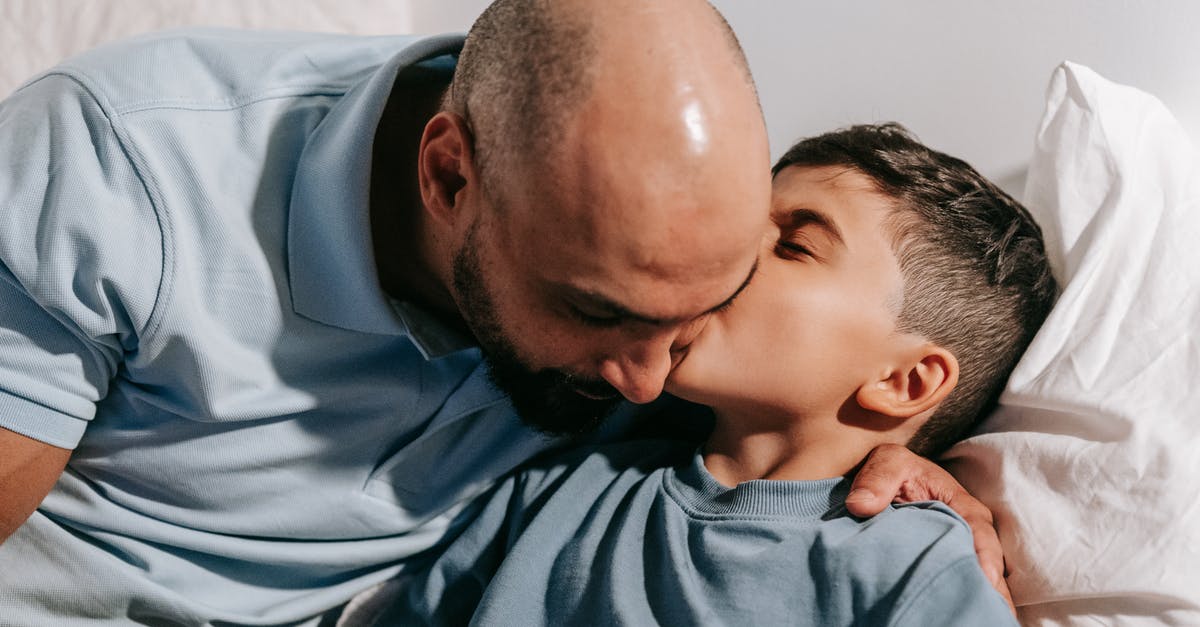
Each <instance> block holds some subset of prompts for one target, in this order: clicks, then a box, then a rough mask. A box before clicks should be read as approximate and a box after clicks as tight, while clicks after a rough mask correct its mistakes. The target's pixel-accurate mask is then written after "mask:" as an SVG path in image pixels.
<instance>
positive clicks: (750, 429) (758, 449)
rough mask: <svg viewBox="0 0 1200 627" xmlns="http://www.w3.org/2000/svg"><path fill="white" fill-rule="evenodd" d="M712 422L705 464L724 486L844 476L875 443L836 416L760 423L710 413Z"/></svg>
mask: <svg viewBox="0 0 1200 627" xmlns="http://www.w3.org/2000/svg"><path fill="white" fill-rule="evenodd" d="M714 413H715V414H716V423H715V425H714V428H713V432H712V434H711V435H710V436H709V438H708V441H707V442H706V443H705V445H704V465H705V467H707V468H708V471H709V473H711V474H712V475H713V477H714V478H715V479H716V480H717V481H719V482H720V483H721V484H723V485H726V486H730V487H732V486H736V485H737V484H739V483H742V482H745V481H752V480H755V479H772V480H780V481H797V480H814V479H828V478H832V477H841V476H846V475H848V474H850V473H852V472H853V471H854V469H855V468H856V467H857V466H858V465H859V464H860V463H861V462H862V460H863V458H864V457H866V455H867V453H868V452H869V451H870V450H871V448H873V447H874V445H875V444H876V442H875V441H874V438H872V437H871V436H870V435H869V434H865V433H863V432H862V431H861V430H859V429H855V428H853V427H849V426H847V425H844V424H841V423H839V422H838V420H837V418H836V416H825V417H817V416H789V417H786V418H781V419H778V420H774V421H764V420H763V419H762V416H761V415H756V416H753V417H750V418H747V417H746V416H744V415H738V414H737V413H735V412H722V411H718V410H714Z"/></svg>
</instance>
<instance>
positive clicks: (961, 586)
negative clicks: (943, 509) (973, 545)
mask: <svg viewBox="0 0 1200 627" xmlns="http://www.w3.org/2000/svg"><path fill="white" fill-rule="evenodd" d="M891 624H892V625H894V626H895V627H937V626H939V625H945V626H946V627H952V626H955V627H971V626H972V625H978V626H979V627H993V626H1002V625H1017V619H1016V617H1014V616H1013V614H1012V611H1011V610H1010V609H1009V608H1008V604H1007V603H1005V602H1004V599H1003V598H1001V596H1000V593H998V592H996V590H995V589H993V588H992V586H991V584H990V583H988V580H987V578H986V577H984V576H983V571H982V570H980V568H979V564H978V562H977V560H976V558H975V556H970V557H964V558H961V559H959V560H958V561H957V562H954V563H952V564H950V565H949V566H946V567H945V568H944V569H943V570H942V571H941V572H940V573H938V574H937V575H935V576H934V577H933V578H931V579H930V580H928V581H927V582H925V583H924V585H923V586H922V587H921V588H920V590H918V591H916V593H915V594H912V595H911V596H910V597H909V599H908V601H907V602H906V603H903V604H902V605H901V606H900V607H899V608H897V612H896V614H895V616H894V617H893V620H892V623H891Z"/></svg>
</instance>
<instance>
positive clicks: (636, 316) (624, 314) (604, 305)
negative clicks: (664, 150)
mask: <svg viewBox="0 0 1200 627" xmlns="http://www.w3.org/2000/svg"><path fill="white" fill-rule="evenodd" d="M757 272H758V259H755V260H754V265H753V266H750V272H749V274H747V275H746V279H745V280H744V281H742V284H741V285H739V286H738V288H737V289H736V290H734V292H733V294H731V295H730V296H729V298H726V299H725V300H723V301H721V302H720V303H719V304H717V305H715V306H713V307H710V308H708V309H707V310H705V311H704V312H703V313H701V314H699V315H698V316H696V317H697V318H699V317H700V316H707V315H709V314H713V313H716V312H718V311H721V310H722V309H724V308H726V307H728V306H729V305H731V304H733V301H734V299H736V298H737V297H738V296H740V295H741V293H742V292H743V291H745V289H746V286H747V285H750V280H751V279H753V278H754V274H755V273H757ZM563 287H564V288H565V289H566V290H567V291H568V292H570V293H571V294H573V295H574V296H575V297H576V298H579V299H583V300H586V301H587V302H588V304H589V305H591V306H593V307H596V308H597V309H601V310H603V311H604V313H606V314H608V315H611V316H613V317H614V318H626V319H628V320H632V321H635V322H644V323H646V324H653V325H658V326H667V325H672V324H681V323H684V322H689V321H691V320H692V318H687V319H677V318H656V317H654V316H648V315H645V314H642V313H638V312H636V311H633V310H631V309H629V308H628V307H626V306H624V305H622V304H620V303H618V302H616V301H614V300H612V299H610V298H608V297H607V296H605V295H604V294H600V293H598V292H593V291H591V290H581V289H578V288H576V287H573V286H570V285H564V286H563Z"/></svg>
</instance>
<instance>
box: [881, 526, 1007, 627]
mask: <svg viewBox="0 0 1200 627" xmlns="http://www.w3.org/2000/svg"><path fill="white" fill-rule="evenodd" d="M890 514H891V517H890V520H889V521H888V523H889V524H888V525H886V528H885V527H881V528H880V531H884V530H885V529H886V530H887V532H888V536H889V538H888V540H887V541H888V542H889V543H890V544H891V546H892V548H893V549H894V550H895V551H896V552H897V553H899V554H903V555H908V556H910V557H907V558H902V559H901V563H900V564H899V565H900V566H902V567H903V574H902V575H900V577H899V578H898V579H897V580H895V581H896V585H895V587H894V588H892V590H891V593H890V594H888V595H886V597H890V600H888V601H886V602H885V603H883V604H881V605H880V606H879V608H878V609H879V610H883V611H885V613H886V615H887V620H886V621H883V620H880V621H877V623H878V624H887V625H891V626H895V627H938V626H941V625H945V626H946V627H960V626H961V627H971V626H974V625H978V626H980V627H983V626H987V627H991V626H994V625H1000V626H1003V625H1014V626H1015V625H1017V620H1016V617H1015V616H1014V615H1013V610H1012V607H1011V606H1010V605H1009V601H1008V599H1006V598H1005V597H1003V596H1001V594H1000V593H999V592H998V591H997V590H996V589H995V588H994V587H993V586H992V584H991V583H990V582H989V581H988V578H987V576H986V575H984V573H983V570H982V569H981V568H980V565H979V562H978V560H977V559H976V556H975V551H974V548H973V546H972V543H971V532H970V529H969V528H968V526H967V523H966V522H965V521H963V520H962V518H960V517H959V516H957V515H956V514H955V513H954V512H953V510H951V509H950V508H949V507H948V506H947V505H945V504H944V503H940V502H924V503H913V504H910V505H900V506H898V507H897V508H896V509H895V510H894V511H892V512H890ZM887 547H888V545H886V544H884V545H882V548H883V549H885V552H886V549H887ZM892 572H894V573H895V572H897V571H892ZM885 608H886V609H885Z"/></svg>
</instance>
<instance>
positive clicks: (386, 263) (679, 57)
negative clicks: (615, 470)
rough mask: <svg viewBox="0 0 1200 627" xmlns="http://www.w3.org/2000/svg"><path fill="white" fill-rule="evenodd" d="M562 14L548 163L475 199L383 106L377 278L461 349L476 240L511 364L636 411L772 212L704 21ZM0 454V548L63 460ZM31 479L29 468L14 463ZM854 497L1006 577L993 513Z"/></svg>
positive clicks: (722, 296) (900, 476)
mask: <svg viewBox="0 0 1200 627" xmlns="http://www.w3.org/2000/svg"><path fill="white" fill-rule="evenodd" d="M560 6H561V7H563V8H564V9H565V10H570V11H572V12H574V13H576V14H580V12H590V14H589V16H588V20H589V21H591V22H592V23H595V24H598V25H599V27H598V28H599V32H598V39H597V40H598V42H599V44H598V45H599V52H598V55H597V64H598V65H597V67H599V68H601V71H598V72H596V74H595V76H594V77H593V81H594V84H593V86H592V87H593V88H592V90H591V94H590V96H589V98H588V99H587V100H586V101H585V102H581V103H578V104H577V110H576V111H574V112H573V114H574V115H573V123H572V124H570V125H568V127H567V128H566V129H565V130H564V133H563V136H562V137H561V138H559V140H558V141H557V145H558V146H559V148H558V149H557V150H555V151H554V152H553V154H551V155H548V157H547V158H546V159H544V160H540V161H536V162H533V163H520V164H517V163H513V164H504V165H505V167H499V168H497V169H496V171H495V172H494V176H493V177H492V179H491V180H489V181H487V185H486V186H485V185H484V183H485V181H483V180H482V179H481V176H480V172H479V171H478V167H477V166H478V164H477V162H476V160H475V157H476V155H475V154H474V142H473V131H472V128H471V126H470V124H469V123H468V121H467V120H466V119H464V118H463V117H462V116H459V115H457V114H455V113H452V112H449V111H443V110H441V108H440V99H441V95H442V89H443V88H444V86H423V87H413V88H412V89H411V90H408V91H406V90H404V89H399V90H397V91H396V92H394V95H393V101H394V102H396V103H412V104H413V105H415V106H412V107H410V108H408V109H407V110H406V111H404V112H403V113H402V114H400V115H398V116H396V117H395V118H391V119H385V120H384V121H382V122H381V127H380V129H379V133H377V135H376V141H377V144H379V143H380V142H382V143H383V144H386V145H383V146H380V145H377V149H378V153H377V156H378V157H379V159H378V160H377V161H376V162H375V164H374V165H373V180H372V190H371V195H372V205H371V213H372V215H371V221H372V232H373V237H374V242H375V243H374V246H375V253H376V262H377V264H378V266H379V270H380V277H381V282H382V283H383V287H384V288H385V290H386V291H388V292H389V293H390V294H391V295H393V296H395V297H398V298H404V299H410V300H413V301H416V302H419V303H421V304H422V305H424V306H425V307H427V308H429V309H430V310H432V311H434V312H437V313H438V314H440V315H441V317H442V318H443V319H444V320H446V321H447V323H448V324H451V325H458V326H460V327H461V328H463V329H464V330H467V331H468V332H469V331H471V323H470V320H469V318H470V316H469V314H467V313H466V312H464V311H463V309H462V304H463V298H462V295H461V294H459V293H458V290H457V289H456V288H455V285H454V280H453V270H454V261H455V259H456V258H458V257H459V256H460V254H461V253H462V251H463V247H464V246H465V245H466V244H467V243H468V240H469V238H468V234H469V233H470V232H471V230H472V228H475V229H477V232H481V233H483V234H484V235H485V236H486V237H482V238H481V239H480V240H479V241H478V243H479V250H478V251H476V252H477V253H478V255H479V257H480V267H481V270H482V276H483V279H484V282H485V284H486V289H487V290H488V292H489V293H490V294H492V295H494V298H493V300H494V301H495V308H496V314H497V318H498V319H499V321H500V323H501V328H502V330H503V332H504V334H505V336H506V337H507V338H508V339H509V340H510V342H511V343H512V344H513V346H514V347H515V348H516V352H517V353H518V356H519V357H520V358H521V360H522V361H523V362H525V363H526V364H527V365H528V366H529V367H530V368H534V369H550V370H556V371H561V372H564V373H566V374H570V375H572V377H574V378H575V379H576V380H579V381H581V382H583V383H584V385H582V386H581V389H580V390H579V391H580V392H583V393H585V394H587V395H590V396H598V397H605V396H615V395H620V396H623V397H625V398H627V399H629V400H631V401H634V402H647V401H649V400H652V399H653V398H655V397H657V396H658V395H659V393H660V392H661V390H662V385H663V382H664V380H665V378H666V376H667V373H668V372H669V370H670V368H671V366H672V364H673V363H674V362H675V361H676V360H677V359H678V358H679V355H680V354H681V351H682V349H683V348H685V347H686V346H687V345H688V344H689V343H690V342H691V340H692V339H693V338H694V337H695V335H696V334H697V333H698V332H699V330H700V329H701V328H702V327H703V325H704V324H705V322H706V321H707V319H708V316H709V315H710V314H711V313H712V312H713V311H714V310H715V309H718V308H720V307H721V306H722V305H724V304H727V303H729V302H730V301H731V300H732V299H733V298H734V297H735V296H736V295H737V294H738V293H739V291H740V290H741V289H742V288H743V286H745V285H746V284H747V280H748V279H749V277H750V276H751V275H752V273H753V271H754V267H755V263H756V260H757V255H758V244H759V242H760V239H761V234H762V233H763V232H764V230H765V228H766V226H767V224H768V213H769V211H768V207H769V203H770V199H769V197H770V179H769V161H768V159H769V155H768V151H767V140H766V133H765V129H764V126H763V121H762V115H761V112H760V110H759V108H758V105H757V101H756V98H755V96H754V92H753V88H752V86H751V85H750V83H749V81H748V80H747V77H746V76H745V74H744V72H743V69H742V68H740V67H738V65H737V63H735V61H734V59H733V57H732V53H731V51H730V49H729V47H728V45H727V34H726V33H725V32H724V31H723V30H722V28H721V26H720V25H719V24H718V23H717V22H716V21H715V18H714V15H713V14H712V12H711V10H710V9H709V7H708V6H707V5H706V4H704V3H702V2H698V1H691V0H663V1H662V2H654V3H642V2H631V1H626V0H620V1H614V2H603V3H598V2H586V1H584V0H568V1H566V2H563V3H561V5H560ZM702 42H707V43H702ZM389 109H392V111H393V114H394V113H395V109H393V108H392V107H389ZM388 115H389V114H388V113H385V117H386V116H388ZM377 172H378V173H383V174H386V176H382V177H376V173H377ZM382 178H388V179H394V180H391V181H390V182H388V183H387V184H384V182H383V180H382ZM501 209H503V211H501ZM485 349H486V346H485ZM598 384H601V385H598ZM0 445H3V446H4V447H5V449H4V450H5V451H6V452H8V453H7V455H6V456H5V458H4V459H2V460H0V510H3V512H4V517H3V520H4V521H5V528H3V529H0V538H2V537H7V535H8V534H9V533H11V532H12V531H13V530H14V529H15V528H16V526H18V525H19V524H20V522H21V521H23V520H24V519H25V518H26V517H27V516H28V515H29V513H30V512H32V511H33V509H34V508H35V507H36V506H37V503H38V502H40V501H41V499H42V498H43V497H44V496H45V494H46V493H47V491H48V490H49V488H50V487H51V486H52V485H53V482H54V479H56V478H57V476H58V474H59V473H61V471H62V469H63V467H64V465H65V464H66V462H67V460H68V458H69V455H70V453H69V451H64V450H62V449H57V448H55V447H52V446H49V445H45V444H42V443H40V442H37V441H35V440H31V439H29V438H26V437H24V436H20V435H18V434H15V433H11V432H8V431H4V430H0ZM30 459H36V460H38V461H37V463H36V464H30V463H22V461H21V460H30ZM10 460H12V461H10ZM859 477H860V478H859V480H858V482H857V483H856V485H857V486H858V487H860V488H864V489H866V490H867V492H865V493H863V492H860V493H859V494H860V495H862V494H869V495H870V496H868V497H867V498H865V499H862V500H859V501H853V502H848V505H850V506H851V508H852V510H854V509H855V507H858V508H859V509H858V510H855V512H856V513H858V514H863V515H870V514H873V513H876V512H878V511H880V510H882V508H883V507H884V506H886V504H887V503H888V502H889V501H890V500H891V499H890V496H889V495H893V494H896V493H897V492H898V491H901V490H902V489H905V488H906V486H907V487H908V489H910V491H911V488H912V486H913V485H914V482H919V483H920V484H921V486H922V487H923V488H924V487H927V488H929V492H928V493H930V494H934V495H936V494H939V493H940V494H942V496H943V500H947V502H950V501H951V500H952V499H953V498H958V499H959V500H960V501H961V502H962V503H964V505H963V506H962V508H961V509H959V508H956V509H959V512H960V513H961V514H962V515H963V516H964V517H965V518H967V519H968V521H971V522H972V524H973V525H974V526H976V527H977V531H976V538H977V542H978V541H980V536H981V535H983V536H984V538H983V540H982V541H983V542H984V543H990V544H989V548H990V551H981V555H985V554H986V555H991V562H992V563H993V564H1002V561H1000V560H998V559H997V558H996V556H998V555H999V550H998V549H999V544H998V540H996V539H995V532H994V531H992V530H990V528H989V529H987V531H986V532H984V531H983V529H984V528H985V526H986V525H990V512H987V510H986V508H983V506H982V505H980V504H979V503H978V502H977V501H975V500H974V499H971V497H970V496H969V495H967V494H966V493H965V491H963V490H962V488H961V487H960V486H959V485H958V484H957V483H956V482H954V481H953V479H952V478H950V477H949V475H947V474H946V473H945V472H944V471H942V470H941V469H940V468H938V467H937V466H936V465H934V464H932V463H931V462H928V461H926V460H922V459H920V458H917V457H916V456H914V455H912V454H910V453H907V452H906V451H903V450H889V449H883V450H882V452H880V453H876V454H874V455H873V456H872V457H871V459H869V460H868V462H867V464H866V466H865V467H864V470H863V471H862V472H860V475H859ZM18 488H19V489H18ZM925 493H926V492H922V493H921V494H925ZM952 506H953V503H952ZM985 568H986V564H985ZM994 570H995V571H997V572H998V571H999V567H998V566H996V568H995V569H994Z"/></svg>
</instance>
